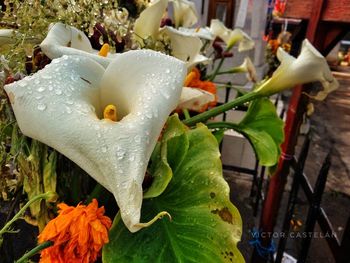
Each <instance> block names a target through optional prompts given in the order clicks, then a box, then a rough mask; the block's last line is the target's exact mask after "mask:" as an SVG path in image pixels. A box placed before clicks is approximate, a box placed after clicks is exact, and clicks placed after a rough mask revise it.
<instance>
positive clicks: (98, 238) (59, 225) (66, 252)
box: [39, 199, 112, 263]
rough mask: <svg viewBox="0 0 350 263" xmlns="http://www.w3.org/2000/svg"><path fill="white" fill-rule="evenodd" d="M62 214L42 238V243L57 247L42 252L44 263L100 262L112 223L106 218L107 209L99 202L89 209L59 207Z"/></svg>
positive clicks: (42, 233) (86, 207) (91, 204)
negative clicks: (45, 242)
mask: <svg viewBox="0 0 350 263" xmlns="http://www.w3.org/2000/svg"><path fill="white" fill-rule="evenodd" d="M58 208H59V212H58V213H59V215H58V216H57V217H56V218H55V219H53V220H51V221H50V222H49V223H48V224H47V225H46V227H45V228H44V230H43V231H42V232H41V234H40V235H39V243H42V242H44V241H48V240H51V241H53V242H54V244H53V246H51V247H48V248H46V249H44V250H43V251H42V252H41V259H40V262H41V263H49V262H50V263H78V262H79V263H80V262H83V263H89V262H94V261H96V259H97V257H98V256H99V254H100V250H101V248H102V246H103V245H104V244H106V243H108V241H109V240H108V230H109V228H110V227H111V225H112V220H111V219H110V218H109V217H107V216H104V212H105V209H104V207H100V208H99V207H98V203H97V201H96V199H94V200H92V202H91V203H90V204H89V205H87V206H85V205H81V204H79V205H78V206H77V207H73V206H68V205H66V204H64V203H61V204H59V205H58Z"/></svg>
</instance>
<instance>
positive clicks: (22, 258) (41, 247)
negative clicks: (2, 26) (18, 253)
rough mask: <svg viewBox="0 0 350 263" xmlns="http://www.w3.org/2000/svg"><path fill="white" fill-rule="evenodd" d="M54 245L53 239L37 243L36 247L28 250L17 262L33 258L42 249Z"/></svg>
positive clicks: (20, 262)
mask: <svg viewBox="0 0 350 263" xmlns="http://www.w3.org/2000/svg"><path fill="white" fill-rule="evenodd" d="M52 245H53V242H52V241H45V242H43V243H41V244H39V245H37V246H36V247H35V248H33V249H32V250H30V251H28V252H27V253H25V254H24V255H23V256H22V257H21V258H20V259H18V260H17V261H15V263H22V262H26V261H27V260H28V259H29V258H31V257H32V256H34V255H35V254H37V253H38V252H40V251H41V250H43V249H45V248H48V247H51V246H52Z"/></svg>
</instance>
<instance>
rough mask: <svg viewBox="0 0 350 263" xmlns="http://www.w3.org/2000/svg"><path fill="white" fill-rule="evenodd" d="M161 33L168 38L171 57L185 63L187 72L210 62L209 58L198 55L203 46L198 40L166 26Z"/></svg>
mask: <svg viewBox="0 0 350 263" xmlns="http://www.w3.org/2000/svg"><path fill="white" fill-rule="evenodd" d="M161 31H162V32H163V33H165V34H166V35H168V36H169V37H170V43H171V51H172V55H173V56H174V57H176V58H178V59H181V60H182V61H184V62H186V65H187V68H188V69H189V70H190V69H191V68H193V67H194V66H195V65H197V64H199V63H208V62H209V61H210V59H209V58H207V57H205V56H203V55H201V54H200V52H201V48H202V46H203V43H202V41H201V40H200V38H198V37H195V36H191V35H188V34H187V33H183V32H181V31H179V30H176V29H175V28H173V27H168V26H166V27H164V28H162V30H161Z"/></svg>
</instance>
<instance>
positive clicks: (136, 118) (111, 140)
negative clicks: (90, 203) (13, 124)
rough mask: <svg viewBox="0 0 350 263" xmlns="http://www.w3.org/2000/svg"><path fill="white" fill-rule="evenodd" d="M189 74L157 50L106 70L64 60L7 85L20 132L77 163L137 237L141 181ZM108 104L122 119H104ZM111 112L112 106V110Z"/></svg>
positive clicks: (80, 59)
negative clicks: (106, 194) (105, 191)
mask: <svg viewBox="0 0 350 263" xmlns="http://www.w3.org/2000/svg"><path fill="white" fill-rule="evenodd" d="M186 72H187V71H186V67H185V65H184V63H182V62H181V61H179V60H177V59H175V58H173V57H170V56H166V55H163V54H161V53H158V52H154V51H150V50H138V51H129V52H126V53H124V54H121V55H119V56H117V57H116V58H115V59H114V60H113V62H111V63H110V64H109V66H108V67H107V68H106V69H105V68H103V67H102V66H101V65H100V64H99V63H97V62H95V61H93V60H92V59H90V58H89V57H88V56H63V57H61V58H59V59H54V60H53V61H52V63H51V64H49V65H47V66H46V67H45V68H44V69H43V70H41V71H39V72H37V73H36V74H34V75H32V76H29V77H26V78H24V79H22V80H20V81H16V82H14V83H13V84H10V85H6V86H5V90H6V92H7V94H8V96H9V98H10V101H11V103H12V107H13V109H14V112H15V115H16V118H17V121H18V125H19V127H20V129H21V131H22V132H23V134H25V135H26V136H29V137H31V138H34V139H36V140H39V141H41V142H43V143H45V144H47V145H49V146H51V147H53V148H55V149H56V150H58V151H59V152H61V153H62V154H64V155H65V156H67V157H68V158H69V159H71V160H72V161H74V162H75V163H76V164H77V165H79V166H80V167H81V168H82V169H84V170H85V171H86V172H87V173H88V174H90V175H91V176H92V177H93V178H95V179H96V180H97V181H98V182H99V183H100V184H102V185H103V186H104V187H105V188H107V189H108V190H109V191H111V192H112V193H113V194H114V196H115V198H116V200H117V203H118V205H119V207H120V211H121V217H122V219H123V221H124V223H125V225H126V226H127V228H128V229H129V230H130V231H131V232H136V231H138V230H139V229H140V228H142V227H144V226H145V224H142V223H140V213H141V204H142V198H143V193H142V182H143V179H144V176H145V172H146V168H147V164H148V161H149V158H150V155H151V153H152V151H153V149H154V147H155V144H156V142H157V140H158V137H159V135H160V133H161V130H162V128H163V125H164V123H165V121H166V120H167V118H168V115H169V114H170V113H171V111H172V110H174V109H175V108H176V106H177V103H178V101H179V98H180V94H181V90H182V84H183V81H184V78H185V76H186ZM107 105H114V106H115V107H116V111H117V113H118V114H117V115H118V119H117V121H116V122H115V121H112V120H110V119H102V118H103V117H102V116H103V112H104V111H105V110H104V109H106V108H108V107H109V106H107ZM106 106H107V107H106Z"/></svg>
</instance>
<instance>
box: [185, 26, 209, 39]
mask: <svg viewBox="0 0 350 263" xmlns="http://www.w3.org/2000/svg"><path fill="white" fill-rule="evenodd" d="M178 30H179V31H180V32H182V33H184V34H187V35H189V36H195V37H199V38H202V39H206V40H209V41H212V40H214V38H215V36H214V35H213V34H212V33H211V32H210V30H209V28H208V27H199V28H187V27H179V29H178Z"/></svg>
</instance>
